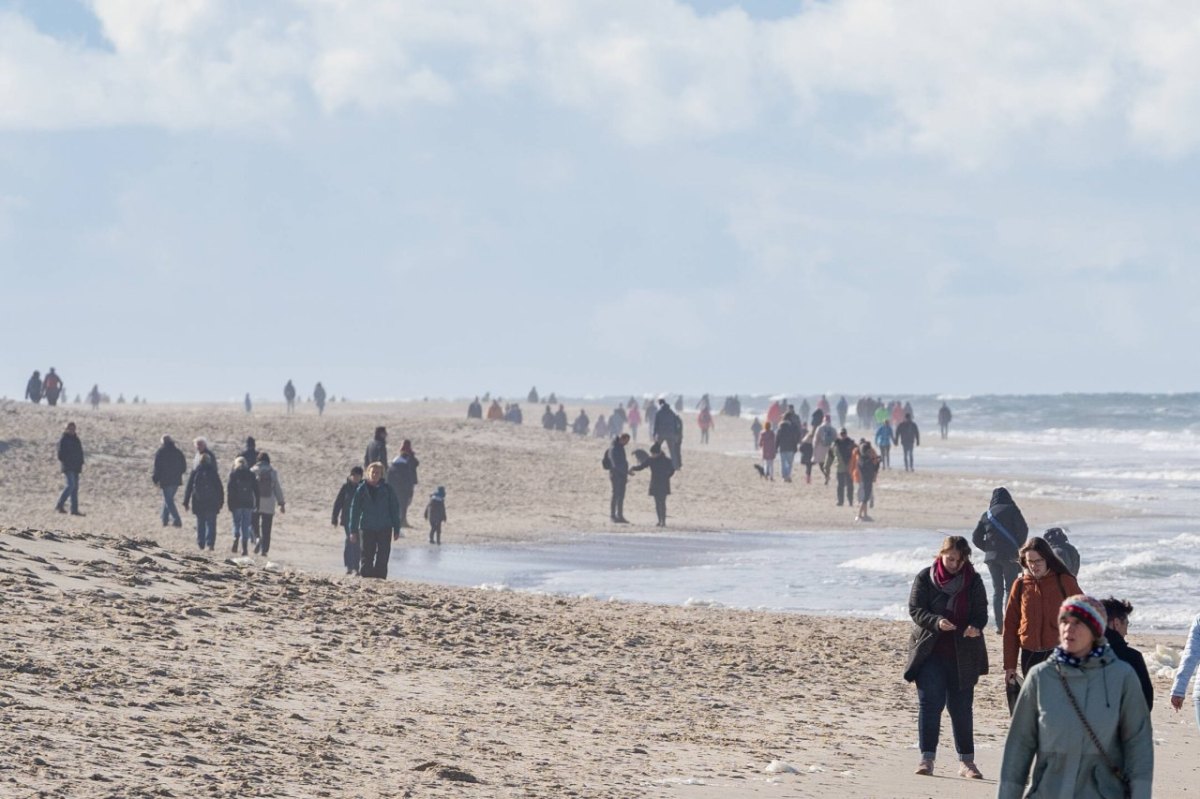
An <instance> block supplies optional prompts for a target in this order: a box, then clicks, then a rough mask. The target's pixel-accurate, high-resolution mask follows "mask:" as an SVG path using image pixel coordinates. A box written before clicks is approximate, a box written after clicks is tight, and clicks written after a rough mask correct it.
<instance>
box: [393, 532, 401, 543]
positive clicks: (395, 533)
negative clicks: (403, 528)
mask: <svg viewBox="0 0 1200 799" xmlns="http://www.w3.org/2000/svg"><path fill="white" fill-rule="evenodd" d="M392 540H393V541H399V540H400V531H399V530H397V531H396V532H394V533H392Z"/></svg>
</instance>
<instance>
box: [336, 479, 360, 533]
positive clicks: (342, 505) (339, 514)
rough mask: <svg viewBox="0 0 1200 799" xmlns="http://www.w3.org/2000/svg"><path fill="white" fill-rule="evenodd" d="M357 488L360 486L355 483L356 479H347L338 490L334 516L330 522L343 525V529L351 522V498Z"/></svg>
mask: <svg viewBox="0 0 1200 799" xmlns="http://www.w3.org/2000/svg"><path fill="white" fill-rule="evenodd" d="M359 482H360V483H361V482H362V481H361V480H360V481H359ZM356 488H358V486H357V485H355V484H354V481H353V480H350V479H347V480H346V482H344V483H342V487H341V488H340V489H339V490H338V495H337V499H335V500H334V501H333V518H332V519H331V520H330V522H331V523H332V524H336V525H339V526H341V527H342V529H345V527H346V525H347V524H348V523H349V522H350V500H351V499H352V498H353V497H354V490H355V489H356Z"/></svg>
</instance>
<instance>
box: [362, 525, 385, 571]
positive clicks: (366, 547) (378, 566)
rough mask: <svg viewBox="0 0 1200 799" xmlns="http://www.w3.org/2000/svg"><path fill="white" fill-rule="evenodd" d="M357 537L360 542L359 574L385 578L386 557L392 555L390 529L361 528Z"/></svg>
mask: <svg viewBox="0 0 1200 799" xmlns="http://www.w3.org/2000/svg"><path fill="white" fill-rule="evenodd" d="M358 537H359V540H360V541H361V542H362V567H361V568H360V569H359V574H361V575H362V576H363V577H378V578H380V579H386V578H387V573H388V559H389V558H391V556H392V531H391V530H363V531H362V532H361V533H359V534H358Z"/></svg>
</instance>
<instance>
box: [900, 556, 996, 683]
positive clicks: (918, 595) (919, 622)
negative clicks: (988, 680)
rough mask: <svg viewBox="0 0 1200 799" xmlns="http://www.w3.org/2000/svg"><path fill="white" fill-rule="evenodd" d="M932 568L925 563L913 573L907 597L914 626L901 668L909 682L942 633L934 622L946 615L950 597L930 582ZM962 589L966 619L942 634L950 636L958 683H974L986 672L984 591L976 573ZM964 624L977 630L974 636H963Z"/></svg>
mask: <svg viewBox="0 0 1200 799" xmlns="http://www.w3.org/2000/svg"><path fill="white" fill-rule="evenodd" d="M932 570H933V569H932V567H928V566H927V567H925V568H924V569H922V570H921V571H920V573H919V574H917V579H915V580H913V584H912V591H911V592H910V593H909V596H908V615H909V617H910V618H912V620H913V625H914V627H913V631H912V635H911V636H909V639H908V663H907V664H906V666H905V668H904V679H906V680H908V681H909V682H912V681H913V680H915V679H917V672H918V671H919V670H920V668H921V665H922V664H923V663H924V662H925V661H926V660H927V659H928V658H929V657H930V655H932V654H933V648H934V646H935V645H936V644H937V638H938V636H939V635H941V634H942V632H941V631H940V630H939V629H938V622H939V621H941V620H942V619H944V618H949V616H950V614H949V609H948V605H949V603H950V597H948V596H947V595H946V594H944V593H942V592H941V591H940V590H938V587H937V586H936V585H934V584H933V575H932V574H931V572H932ZM966 590H967V591H968V592H969V593H968V595H967V621H966V622H965V623H964V624H961V625H959V628H958V629H957V630H955V631H954V632H951V633H946V634H947V635H953V636H954V652H955V655H956V659H957V662H958V684H959V685H960V686H968V685H974V684H975V683H976V682H978V681H979V677H980V676H981V675H983V674H987V673H988V659H987V646H986V645H985V644H984V641H983V634H984V631H986V630H987V620H988V611H987V592H986V591H985V590H984V588H983V580H982V579H980V577H979V574H978V573H976V574H975V576H974V577H973V578H972V579H971V582H970V583H969V584H968V585H967V587H966ZM968 626H970V627H974V628H975V629H977V630H979V631H980V634H979V636H978V637H977V638H966V637H964V636H963V632H965V630H966V628H967V627H968Z"/></svg>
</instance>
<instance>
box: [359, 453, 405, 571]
mask: <svg viewBox="0 0 1200 799" xmlns="http://www.w3.org/2000/svg"><path fill="white" fill-rule="evenodd" d="M389 533H390V534H391V536H390V537H389ZM399 537H400V500H399V498H398V497H397V496H396V492H395V491H394V490H393V489H392V487H391V486H390V485H388V484H387V483H385V482H384V480H383V464H382V463H379V462H378V461H376V462H375V463H372V464H370V465H369V466H368V467H367V479H366V481H364V482H362V483H360V484H359V486H358V488H357V489H356V490H355V492H354V498H353V499H352V500H351V501H350V539H351V543H355V542H356V541H357V542H358V543H361V545H362V567H361V568H360V569H359V574H360V575H362V576H363V577H378V578H380V579H385V578H386V577H387V570H388V559H389V558H390V557H391V555H392V540H393V539H396V538H399Z"/></svg>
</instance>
